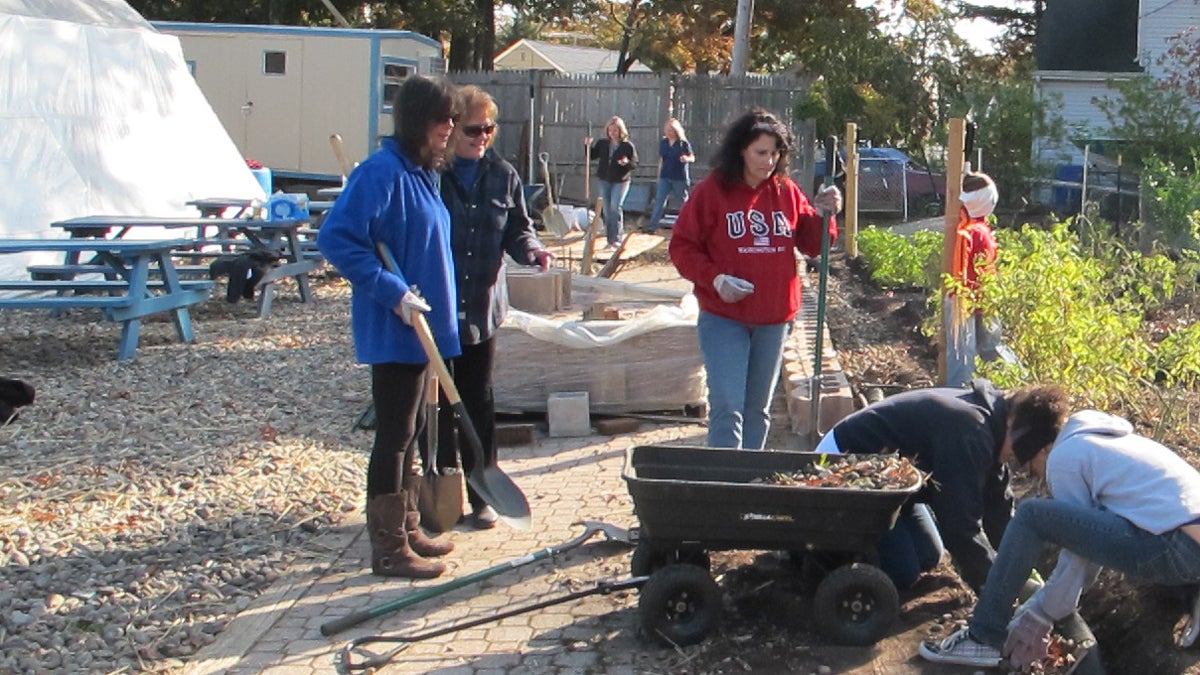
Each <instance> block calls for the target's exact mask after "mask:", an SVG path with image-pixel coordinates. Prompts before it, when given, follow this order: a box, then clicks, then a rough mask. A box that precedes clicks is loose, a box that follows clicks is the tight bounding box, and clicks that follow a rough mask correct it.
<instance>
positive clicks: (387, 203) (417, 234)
mask: <svg viewBox="0 0 1200 675" xmlns="http://www.w3.org/2000/svg"><path fill="white" fill-rule="evenodd" d="M437 178H438V177H437V174H436V173H435V172H432V171H426V170H425V169H422V168H421V167H420V166H417V165H416V164H414V163H413V162H412V160H410V159H409V158H408V157H406V156H405V155H404V153H403V152H401V150H400V146H399V144H397V143H396V140H395V139H393V138H386V139H384V140H383V147H382V149H380V150H379V151H378V152H376V153H375V154H373V155H371V156H370V157H368V158H367V160H366V161H365V162H363V163H362V164H361V165H360V166H359V167H358V168H357V169H355V170H354V172H353V173H352V174H350V179H349V181H347V183H346V188H345V189H344V190H343V191H342V194H341V196H340V197H338V199H337V201H336V202H334V205H333V208H332V209H330V210H329V213H328V215H327V216H326V217H325V222H324V223H322V225H321V230H320V234H319V235H318V236H317V246H318V247H319V248H320V249H321V253H322V254H323V255H324V256H325V259H326V260H328V261H329V262H330V264H332V265H333V266H334V267H336V268H337V269H338V271H339V272H341V273H342V275H343V276H345V277H346V279H348V280H349V281H350V284H351V286H352V290H353V297H352V300H351V327H352V328H353V332H354V351H355V355H356V356H357V358H358V361H359V363H371V364H374V363H426V362H427V361H428V359H427V358H426V356H425V350H424V349H423V348H422V347H421V342H420V341H419V340H418V339H417V333H416V331H415V330H413V328H412V327H411V326H409V325H407V324H405V323H404V322H403V321H402V320H401V319H400V317H399V316H397V315H396V313H395V312H394V311H393V309H394V308H395V307H396V306H398V305H399V304H400V298H402V297H404V294H405V292H407V291H408V290H409V289H411V288H413V287H417V288H419V289H420V295H421V297H423V298H425V302H427V303H429V306H430V308H431V311H430V312H428V313H427V314H426V319H427V320H428V321H429V327H430V329H431V330H432V331H433V335H434V337H435V338H436V340H437V345H438V349H439V350H440V351H441V353H442V356H443V357H445V358H452V357H455V356H458V355H459V354H460V353H461V351H462V350H461V347H460V346H459V342H458V321H457V320H455V317H454V304H455V296H456V295H457V289H456V288H455V284H454V267H453V262H452V261H453V257H452V255H451V252H450V213H449V212H448V211H447V210H446V207H445V206H444V205H443V204H442V199H441V196H440V195H439V194H438V180H437ZM378 242H383V243H385V244H387V246H388V248H390V249H391V251H392V255H393V256H394V257H395V258H396V264H397V266H398V267H399V268H400V269H399V272H400V273H399V274H393V273H391V272H389V271H387V270H386V269H384V266H383V261H382V260H381V259H380V257H379V252H378V250H377V249H376V244H377V243H378Z"/></svg>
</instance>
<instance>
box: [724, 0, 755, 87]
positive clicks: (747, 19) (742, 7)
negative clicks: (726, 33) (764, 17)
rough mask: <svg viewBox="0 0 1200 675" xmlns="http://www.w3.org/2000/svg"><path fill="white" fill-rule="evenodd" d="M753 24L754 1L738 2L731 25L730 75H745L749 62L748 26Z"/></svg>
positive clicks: (741, 0)
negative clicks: (735, 15) (731, 52)
mask: <svg viewBox="0 0 1200 675" xmlns="http://www.w3.org/2000/svg"><path fill="white" fill-rule="evenodd" d="M753 23H754V0H738V4H737V17H736V19H735V21H734V24H733V63H732V64H731V65H730V66H729V74H730V75H745V74H746V66H747V65H748V64H749V62H750V26H751V24H753Z"/></svg>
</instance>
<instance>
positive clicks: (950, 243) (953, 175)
mask: <svg viewBox="0 0 1200 675" xmlns="http://www.w3.org/2000/svg"><path fill="white" fill-rule="evenodd" d="M966 140H967V123H966V120H964V119H962V118H959V117H955V118H954V119H951V120H950V139H949V141H950V143H949V149H948V150H949V155H948V157H947V159H946V218H945V238H944V240H943V243H942V274H949V273H950V269H951V266H952V263H953V259H954V237H955V231H956V230H957V229H958V212H959V210H960V209H961V208H962V206H961V203H960V202H959V198H960V197H961V195H962V179H963V168H964V164H965V163H966V157H964V156H963V152H964V151H965V150H966ZM942 299H943V301H944V300H945V290H944V289H943V290H942ZM949 311H950V308H949V306H948V305H947V303H945V302H943V303H942V319H943V320H942V326H941V328H940V329H939V333H938V334H939V335H940V336H941V339H940V340H938V384H943V385H944V384H946V377H947V369H946V345H947V340H949V339H950V336H949V335H947V334H946V328H945V326H946V320H945V319H946V318H947V315H948V313H949Z"/></svg>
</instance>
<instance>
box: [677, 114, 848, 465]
mask: <svg viewBox="0 0 1200 675" xmlns="http://www.w3.org/2000/svg"><path fill="white" fill-rule="evenodd" d="M791 142H792V138H791V133H790V132H789V131H788V129H787V127H786V126H785V125H784V124H783V123H782V122H781V121H780V120H779V119H777V118H776V117H775V116H774V115H772V114H771V113H769V112H767V111H765V110H763V109H761V108H755V109H752V110H750V111H749V112H747V113H745V114H744V115H742V116H741V117H739V118H738V119H737V120H735V121H734V122H733V124H732V125H731V126H730V127H729V129H728V130H727V131H726V132H725V137H724V139H723V140H722V142H721V147H720V149H719V150H718V151H717V156H716V157H715V158H714V160H713V163H712V167H713V172H712V173H711V174H709V176H708V177H707V178H705V179H704V180H703V181H702V182H701V183H700V184H699V185H697V186H696V189H695V191H693V192H692V196H691V199H689V200H688V201H687V203H685V204H684V206H683V210H682V211H680V214H679V219H678V220H677V221H676V223H675V228H674V231H673V232H672V234H671V245H670V253H671V261H672V262H673V263H674V264H675V267H676V269H678V270H679V273H680V274H681V275H682V276H683V277H684V278H685V279H688V280H689V281H691V282H692V284H693V285H694V286H695V294H696V299H697V300H698V301H699V304H700V318H699V321H698V323H697V330H698V333H699V338H700V351H701V352H702V354H703V357H704V365H705V369H706V370H707V372H708V407H709V424H708V445H709V446H711V447H721V448H747V449H762V448H763V446H764V444H765V443H766V438H767V431H768V430H769V428H770V414H769V409H770V403H771V396H772V394H773V393H774V391H775V383H776V381H777V380H778V379H779V368H780V361H781V358H782V355H783V343H784V340H785V339H786V337H787V335H788V332H789V330H790V328H791V322H792V320H793V319H795V317H796V313H797V311H798V310H799V309H800V278H799V276H798V274H797V271H796V254H795V251H796V250H799V251H800V252H801V253H803V254H805V255H809V256H814V255H819V254H820V252H821V239H822V228H823V227H824V219H823V218H822V215H821V213H820V212H819V211H818V210H817V208H818V207H819V208H820V209H821V210H822V211H827V212H829V213H831V214H832V213H836V212H837V211H839V210H840V209H841V194H840V193H839V192H838V190H837V188H835V187H832V186H830V187H826V188H824V189H822V190H821V192H820V193H818V194H817V196H816V198H815V202H816V205H817V206H816V207H814V205H813V203H811V202H809V200H808V198H807V197H806V196H805V195H804V193H803V192H801V191H800V188H799V187H798V186H797V185H796V183H795V182H794V181H793V180H792V179H791V178H789V177H788V169H787V158H788V151H789V150H790V147H791ZM829 231H830V236H831V237H836V236H837V223H836V221H835V220H834V219H833V218H830V220H829Z"/></svg>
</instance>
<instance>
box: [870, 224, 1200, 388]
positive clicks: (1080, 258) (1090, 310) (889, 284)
mask: <svg viewBox="0 0 1200 675" xmlns="http://www.w3.org/2000/svg"><path fill="white" fill-rule="evenodd" d="M997 238H998V240H999V256H998V259H997V269H998V274H996V275H995V276H992V275H984V276H983V277H982V278H981V283H982V286H983V292H982V294H981V295H982V301H981V302H980V303H979V309H980V310H981V311H983V312H984V313H985V314H987V315H989V316H996V317H999V319H1000V321H1001V323H1002V324H1003V326H1004V341H1005V343H1006V344H1007V345H1008V346H1009V347H1010V348H1012V350H1013V351H1014V352H1015V353H1016V354H1017V356H1018V358H1019V359H1020V363H1019V364H1015V365H1009V364H1005V363H1002V362H993V363H987V364H979V366H978V368H977V373H978V374H979V375H980V376H983V377H989V378H991V379H992V380H993V381H994V382H995V383H996V384H997V385H999V386H1001V387H1014V386H1020V385H1022V384H1026V383H1029V382H1056V383H1058V384H1061V385H1062V386H1064V387H1066V388H1067V390H1068V391H1070V392H1072V393H1073V394H1074V395H1075V396H1077V397H1078V399H1079V400H1080V402H1081V403H1083V404H1086V405H1091V406H1095V407H1098V408H1102V409H1104V408H1113V407H1119V406H1122V405H1124V406H1129V405H1131V404H1132V403H1133V402H1134V401H1135V400H1136V399H1137V398H1138V396H1139V394H1140V393H1141V392H1142V391H1143V389H1144V387H1145V386H1146V384H1147V383H1150V382H1153V381H1156V380H1157V381H1160V382H1164V383H1166V384H1167V385H1168V386H1189V387H1194V386H1200V324H1194V323H1193V324H1191V325H1188V326H1186V327H1170V326H1168V327H1166V329H1167V330H1169V331H1171V332H1170V333H1169V334H1168V335H1167V337H1165V338H1164V339H1162V340H1161V341H1160V342H1159V344H1158V345H1157V346H1155V344H1154V342H1153V341H1152V340H1151V339H1150V335H1149V331H1148V329H1147V324H1146V320H1145V319H1146V316H1147V315H1148V313H1153V312H1157V311H1158V310H1161V309H1163V308H1165V307H1167V306H1168V305H1169V304H1170V303H1171V302H1172V301H1173V299H1174V298H1175V296H1176V293H1186V295H1184V296H1182V297H1183V299H1184V300H1189V299H1191V298H1194V297H1195V295H1196V292H1197V284H1198V283H1200V282H1198V281H1197V273H1198V272H1200V255H1197V254H1196V253H1195V252H1193V251H1189V250H1186V249H1185V250H1183V251H1179V252H1175V253H1173V254H1171V255H1167V254H1164V253H1155V254H1153V255H1142V254H1141V253H1138V252H1137V251H1131V250H1129V249H1128V248H1126V247H1124V246H1122V245H1121V244H1120V242H1119V241H1118V240H1117V239H1116V238H1115V237H1113V236H1112V235H1099V236H1098V238H1092V239H1091V240H1090V241H1089V243H1088V246H1086V247H1084V246H1082V245H1081V244H1080V237H1079V234H1078V233H1077V232H1075V231H1074V230H1073V229H1072V227H1070V226H1069V224H1068V223H1056V224H1053V225H1051V226H1049V229H1039V228H1036V227H1034V226H1031V225H1026V226H1024V227H1022V228H1021V229H1019V230H1000V231H998V232H997ZM859 248H860V251H861V253H862V255H863V258H864V259H865V262H866V264H867V267H868V269H870V270H871V278H872V280H874V281H875V282H876V283H878V284H879V285H880V286H881V287H884V288H897V287H919V288H922V289H925V290H926V291H928V292H929V300H930V302H929V306H930V310H931V312H930V315H929V316H928V317H927V319H926V320H925V322H924V323H923V326H922V328H923V330H924V332H925V334H926V335H928V336H931V337H932V336H933V335H935V334H936V333H937V330H938V329H939V328H940V327H941V312H942V302H941V299H942V294H943V292H944V289H945V288H949V287H950V286H943V285H942V283H941V282H940V270H941V256H942V234H941V233H940V232H920V233H918V234H917V236H914V237H912V238H909V237H904V236H901V235H898V234H895V233H894V232H891V231H889V230H882V229H868V230H864V231H863V232H862V233H861V234H860V240H859ZM934 281H937V283H936V285H935V283H934ZM947 283H949V282H947ZM930 289H937V290H936V291H931V290H930ZM1174 302H1175V304H1176V305H1178V304H1179V301H1178V300H1174ZM1171 329H1174V330H1171ZM1159 330H1160V331H1161V330H1163V327H1161V326H1160V327H1159Z"/></svg>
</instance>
